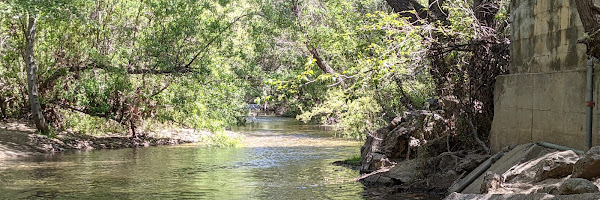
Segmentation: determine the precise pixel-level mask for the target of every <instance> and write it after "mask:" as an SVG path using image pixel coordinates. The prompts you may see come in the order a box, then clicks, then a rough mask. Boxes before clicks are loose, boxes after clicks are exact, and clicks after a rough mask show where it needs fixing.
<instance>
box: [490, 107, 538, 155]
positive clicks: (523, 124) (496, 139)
mask: <svg viewBox="0 0 600 200" xmlns="http://www.w3.org/2000/svg"><path fill="white" fill-rule="evenodd" d="M531 120H532V112H531V110H529V109H517V108H503V109H501V110H498V111H495V113H494V121H492V129H491V131H490V138H489V139H490V148H492V151H495V152H497V151H498V150H500V149H502V148H504V147H505V146H508V145H511V144H523V143H528V142H531Z"/></svg>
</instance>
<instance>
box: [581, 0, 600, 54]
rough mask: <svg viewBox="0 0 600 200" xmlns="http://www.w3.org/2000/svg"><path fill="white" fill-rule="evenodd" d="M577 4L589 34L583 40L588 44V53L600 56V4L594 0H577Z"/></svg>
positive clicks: (582, 21)
mask: <svg viewBox="0 0 600 200" xmlns="http://www.w3.org/2000/svg"><path fill="white" fill-rule="evenodd" d="M575 5H576V6H577V11H578V12H579V18H580V19H581V23H582V24H583V29H584V31H585V32H586V33H587V34H588V36H587V37H586V38H584V39H583V40H582V41H581V42H582V43H584V44H586V45H587V47H588V49H587V51H588V52H587V54H588V55H590V56H594V57H596V58H600V5H596V4H594V0H575Z"/></svg>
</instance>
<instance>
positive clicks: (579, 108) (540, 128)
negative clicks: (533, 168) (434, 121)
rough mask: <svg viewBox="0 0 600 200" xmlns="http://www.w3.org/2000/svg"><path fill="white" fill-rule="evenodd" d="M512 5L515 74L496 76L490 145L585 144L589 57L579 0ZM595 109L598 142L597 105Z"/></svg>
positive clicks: (515, 1)
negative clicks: (581, 39)
mask: <svg viewBox="0 0 600 200" xmlns="http://www.w3.org/2000/svg"><path fill="white" fill-rule="evenodd" d="M510 6H511V11H512V12H511V20H512V24H511V26H512V30H511V41H512V43H511V47H510V56H511V74H509V75H505V76H500V77H498V79H497V81H496V86H495V94H494V101H495V102H494V106H495V115H494V121H493V123H492V130H491V135H490V146H491V148H492V149H493V150H494V151H499V150H500V149H502V148H503V147H504V146H507V145H511V144H522V143H528V142H537V141H546V142H551V143H556V144H560V145H565V146H570V147H574V148H578V149H585V108H586V107H585V95H586V94H585V90H586V69H587V66H586V63H587V57H586V55H585V45H581V44H578V43H577V40H578V39H579V38H581V37H582V36H583V33H584V31H583V27H582V24H581V20H580V19H579V15H578V14H577V10H576V8H575V3H574V0H512V2H511V5H510ZM598 70H600V69H598ZM598 74H599V73H596V75H595V79H596V80H597V81H596V83H595V84H594V85H595V86H594V87H595V90H594V91H595V94H596V97H595V100H594V101H596V102H598V96H600V95H598V94H597V91H600V84H598V83H599V82H600V76H599V75H598ZM594 112H595V116H594V117H595V120H594V122H595V124H596V125H595V127H594V136H593V140H594V145H599V144H600V136H599V134H598V133H599V131H600V129H599V127H600V123H599V122H600V120H598V119H600V110H599V109H598V107H595V108H594Z"/></svg>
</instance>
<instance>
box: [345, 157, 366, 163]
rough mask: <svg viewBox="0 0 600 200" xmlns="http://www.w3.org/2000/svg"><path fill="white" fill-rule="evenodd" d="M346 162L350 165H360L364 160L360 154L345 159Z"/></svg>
mask: <svg viewBox="0 0 600 200" xmlns="http://www.w3.org/2000/svg"><path fill="white" fill-rule="evenodd" d="M344 162H345V163H346V164H349V165H360V164H361V162H362V158H361V157H360V155H354V156H352V157H350V158H348V159H346V160H344Z"/></svg>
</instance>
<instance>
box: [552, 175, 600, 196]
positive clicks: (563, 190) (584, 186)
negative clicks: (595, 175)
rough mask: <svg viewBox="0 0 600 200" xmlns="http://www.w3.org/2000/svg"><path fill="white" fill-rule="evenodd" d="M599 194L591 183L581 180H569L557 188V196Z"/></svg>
mask: <svg viewBox="0 0 600 200" xmlns="http://www.w3.org/2000/svg"><path fill="white" fill-rule="evenodd" d="M596 192H600V190H598V187H597V186H596V185H595V184H594V183H593V182H591V181H589V180H587V179H583V178H569V179H567V180H566V181H565V182H563V183H562V184H561V185H560V187H558V193H559V194H583V193H596Z"/></svg>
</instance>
